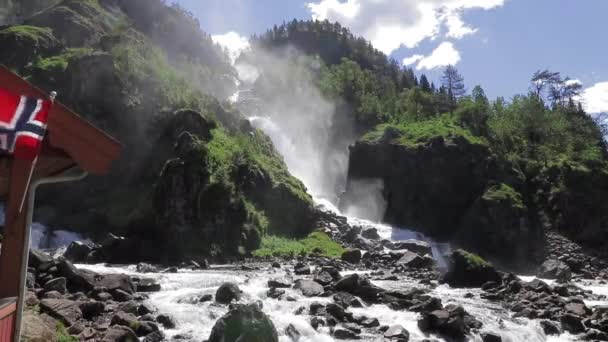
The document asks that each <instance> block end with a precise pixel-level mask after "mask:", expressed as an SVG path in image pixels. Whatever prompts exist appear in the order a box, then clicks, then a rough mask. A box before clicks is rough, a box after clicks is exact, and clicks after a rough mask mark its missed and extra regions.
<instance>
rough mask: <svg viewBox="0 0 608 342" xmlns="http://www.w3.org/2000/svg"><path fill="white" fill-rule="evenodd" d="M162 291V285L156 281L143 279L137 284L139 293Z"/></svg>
mask: <svg viewBox="0 0 608 342" xmlns="http://www.w3.org/2000/svg"><path fill="white" fill-rule="evenodd" d="M160 290H161V287H160V284H159V283H158V281H156V279H152V278H142V279H140V280H139V282H138V283H137V291H139V292H158V291H160Z"/></svg>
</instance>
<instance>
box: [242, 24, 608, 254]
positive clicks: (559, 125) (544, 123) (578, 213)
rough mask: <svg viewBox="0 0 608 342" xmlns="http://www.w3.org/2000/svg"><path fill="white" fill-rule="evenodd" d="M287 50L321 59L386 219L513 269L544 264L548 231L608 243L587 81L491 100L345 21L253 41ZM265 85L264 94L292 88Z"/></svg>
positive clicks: (545, 82)
mask: <svg viewBox="0 0 608 342" xmlns="http://www.w3.org/2000/svg"><path fill="white" fill-rule="evenodd" d="M286 46H291V47H296V48H297V49H299V50H300V51H304V52H305V53H307V54H309V55H310V56H311V57H312V58H313V61H314V62H310V61H309V62H308V66H309V70H310V73H311V74H312V75H314V78H315V79H316V82H317V85H318V87H319V88H320V89H321V92H322V93H323V94H325V95H326V96H327V97H328V98H330V99H332V100H333V101H335V103H337V104H338V107H337V112H338V116H337V117H338V118H340V119H339V120H338V121H340V120H341V121H345V119H344V117H348V118H350V120H352V121H354V123H355V126H356V127H357V129H356V130H357V135H359V136H362V137H361V139H360V140H359V141H358V142H357V143H356V144H355V145H354V146H353V147H352V148H351V150H350V151H351V153H350V162H349V163H350V167H349V183H350V182H351V181H353V180H356V179H360V178H363V179H370V178H380V179H382V180H383V181H384V190H383V196H384V197H385V199H387V202H388V203H387V205H388V207H387V211H386V214H385V217H384V218H385V220H386V221H388V222H391V223H394V224H400V225H403V226H406V227H413V228H416V229H418V230H420V231H423V232H427V233H431V234H432V235H434V236H436V237H440V238H444V239H448V240H451V241H458V242H459V243H460V244H462V245H464V246H466V247H468V248H472V249H474V250H477V251H478V252H480V253H482V254H484V255H486V256H490V257H498V258H502V259H506V260H511V259H513V258H514V257H519V258H521V259H522V260H528V259H530V258H535V259H539V258H540V257H541V256H542V254H543V232H544V231H545V230H547V229H557V230H559V231H562V232H564V233H566V234H568V235H569V236H571V237H572V238H574V239H575V240H578V241H581V242H584V243H587V244H589V245H593V246H595V247H600V246H602V244H604V243H605V241H606V240H607V238H608V214H606V213H608V207H607V205H606V203H605V201H602V200H601V199H602V198H603V197H605V196H606V195H608V168H607V163H606V161H607V150H606V142H605V140H604V138H603V137H604V136H605V134H606V129H605V127H602V125H601V124H599V121H596V120H594V118H592V117H591V116H589V115H587V114H586V113H585V112H584V110H583V109H582V106H581V104H580V103H579V102H578V99H579V95H580V91H581V86H580V84H577V83H576V82H573V81H571V80H570V79H569V78H567V77H564V76H562V75H560V73H558V72H552V71H548V70H540V71H539V72H537V73H535V74H534V75H530V76H531V78H530V83H529V84H522V90H523V94H522V95H518V96H515V97H514V98H512V99H505V98H502V97H499V98H497V99H489V98H487V96H486V95H485V93H484V91H483V88H482V87H481V86H479V85H470V84H466V82H465V78H464V76H463V75H461V74H460V73H459V72H458V70H457V69H456V68H454V67H448V68H446V69H445V71H444V73H443V76H442V78H441V79H438V80H429V79H428V78H427V76H425V75H424V74H421V75H419V76H418V77H416V76H415V75H414V73H413V72H412V70H410V69H407V68H404V69H401V68H400V67H399V66H398V65H397V62H395V61H394V60H390V59H388V58H387V57H386V56H385V55H383V54H382V53H380V52H379V51H377V50H375V49H374V48H373V47H372V46H371V45H370V44H369V43H368V42H366V41H365V40H364V39H362V38H357V37H354V36H353V35H352V34H351V33H350V32H349V31H348V29H346V28H343V27H341V26H340V25H339V24H337V23H336V24H332V23H328V22H311V21H295V20H294V21H292V22H290V23H287V24H283V25H281V26H278V27H275V28H273V29H272V30H269V31H268V32H267V33H265V34H263V35H262V36H260V37H254V50H255V49H256V48H257V49H264V50H268V49H270V50H277V51H281V49H284V48H285V47H286ZM294 61H295V59H294ZM294 63H295V62H294ZM269 74H270V76H272V75H271V73H269ZM266 76H268V75H266ZM260 79H261V80H262V81H258V82H257V84H256V88H255V90H256V91H258V93H260V94H273V93H276V91H278V89H284V88H285V87H286V84H285V83H284V80H283V79H279V78H278V77H275V78H274V79H273V78H270V79H264V75H263V76H262V77H260ZM277 84H280V85H279V86H276V88H273V86H274V85H277ZM341 130H342V127H341V126H340V125H336V127H335V134H336V135H340V134H342V132H341ZM350 187H351V186H350V185H347V193H346V194H345V195H344V196H343V202H349V201H350V200H352V198H349V197H350V196H351V194H350V193H351V192H352V191H351V190H353V189H349V188H350Z"/></svg>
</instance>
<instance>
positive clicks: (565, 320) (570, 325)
mask: <svg viewBox="0 0 608 342" xmlns="http://www.w3.org/2000/svg"><path fill="white" fill-rule="evenodd" d="M560 322H561V324H562V328H563V329H564V330H566V331H567V332H569V333H571V334H580V333H582V332H584V331H585V325H584V324H583V319H582V318H581V317H579V316H576V315H572V314H565V315H562V316H561V317H560Z"/></svg>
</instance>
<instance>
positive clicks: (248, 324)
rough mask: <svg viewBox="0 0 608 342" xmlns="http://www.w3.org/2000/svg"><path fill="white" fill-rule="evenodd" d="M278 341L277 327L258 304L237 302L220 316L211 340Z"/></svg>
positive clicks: (226, 341) (225, 341)
mask: <svg viewBox="0 0 608 342" xmlns="http://www.w3.org/2000/svg"><path fill="white" fill-rule="evenodd" d="M237 341H251V342H278V341H279V337H278V333H277V329H276V328H275V326H274V324H273V323H272V321H271V320H270V318H269V317H268V316H266V314H264V312H262V310H261V309H260V307H259V305H258V304H248V305H242V304H236V305H233V306H232V308H231V310H230V311H229V312H228V313H227V314H226V315H224V316H223V317H222V318H220V319H219V320H218V321H217V322H216V323H215V325H214V326H213V330H212V331H211V335H210V336H209V342H237Z"/></svg>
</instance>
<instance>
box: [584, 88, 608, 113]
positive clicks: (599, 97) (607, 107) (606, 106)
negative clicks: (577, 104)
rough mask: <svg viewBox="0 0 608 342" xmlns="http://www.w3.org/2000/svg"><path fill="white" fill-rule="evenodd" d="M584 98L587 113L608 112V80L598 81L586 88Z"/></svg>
mask: <svg viewBox="0 0 608 342" xmlns="http://www.w3.org/2000/svg"><path fill="white" fill-rule="evenodd" d="M582 100H583V104H584V106H585V111H586V112H587V113H590V114H595V113H604V112H606V113H608V82H600V83H596V84H595V85H593V86H591V87H589V88H587V89H585V91H584V92H583V94H582Z"/></svg>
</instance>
